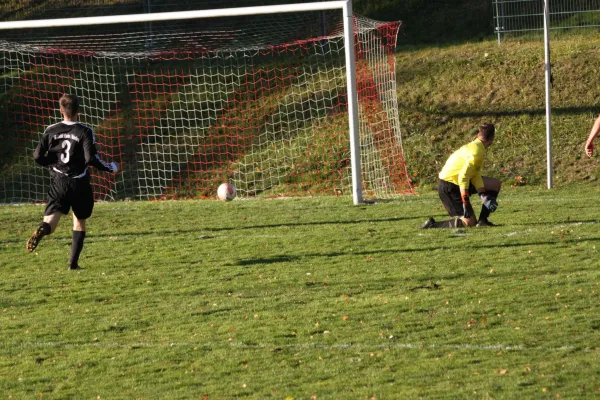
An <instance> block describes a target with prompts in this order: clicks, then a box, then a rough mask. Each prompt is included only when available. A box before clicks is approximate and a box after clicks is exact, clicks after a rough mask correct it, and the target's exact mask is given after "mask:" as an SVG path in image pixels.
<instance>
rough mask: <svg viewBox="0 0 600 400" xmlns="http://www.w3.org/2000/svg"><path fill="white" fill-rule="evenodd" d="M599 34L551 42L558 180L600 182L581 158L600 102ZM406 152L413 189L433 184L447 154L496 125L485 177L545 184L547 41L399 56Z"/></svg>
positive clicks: (599, 172)
mask: <svg viewBox="0 0 600 400" xmlns="http://www.w3.org/2000/svg"><path fill="white" fill-rule="evenodd" d="M596 41H597V37H595V36H592V35H588V36H576V37H575V36H571V37H565V36H562V37H560V38H557V40H554V41H553V42H552V45H551V58H552V65H553V77H554V86H553V88H552V93H551V95H552V106H553V114H552V128H553V129H552V143H553V146H552V149H553V159H554V165H555V170H554V173H555V175H554V179H555V181H554V183H555V184H556V185H562V184H565V183H567V182H574V181H593V182H594V181H597V180H598V178H599V177H600V168H599V167H598V163H597V162H596V161H594V160H590V159H588V158H587V157H585V156H584V155H583V153H582V150H583V144H584V142H585V139H586V136H587V134H588V133H589V131H590V129H591V126H592V123H593V121H594V118H595V116H596V115H597V114H598V113H599V112H600V104H599V102H598V89H597V88H598V77H599V75H598V70H599V69H600V67H598V65H600V63H599V61H600V60H599V59H600V54H599V53H598V51H597V43H596ZM397 71H398V75H397V76H398V105H399V111H400V120H401V123H402V126H403V128H404V129H403V137H404V151H405V155H406V159H407V163H408V169H409V173H410V175H411V177H412V178H413V179H414V181H415V183H417V184H419V185H420V186H427V185H434V184H435V182H436V180H437V173H438V171H439V169H440V168H441V166H442V165H443V163H444V162H445V159H446V158H447V156H448V155H449V154H450V153H451V152H452V151H453V150H454V149H455V148H457V147H458V146H460V145H461V144H462V143H465V142H466V141H468V140H470V138H471V137H473V136H474V134H475V129H476V127H477V126H478V125H479V124H481V123H483V122H493V123H495V124H496V127H497V139H496V142H495V143H494V145H493V146H492V147H491V148H490V151H489V153H488V159H487V161H486V164H485V167H484V168H485V173H486V174H488V175H492V176H497V177H499V178H500V179H501V180H502V181H504V182H505V184H515V185H516V184H526V185H545V182H546V127H545V89H544V48H543V42H542V41H541V39H540V40H535V41H525V42H516V41H513V42H507V43H504V44H503V45H501V46H499V45H498V44H497V43H496V42H495V41H493V40H488V41H484V42H479V43H468V44H461V45H453V46H447V47H418V48H417V47H412V48H408V47H403V48H400V49H399V51H398V54H397Z"/></svg>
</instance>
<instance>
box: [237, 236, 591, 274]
mask: <svg viewBox="0 0 600 400" xmlns="http://www.w3.org/2000/svg"><path fill="white" fill-rule="evenodd" d="M584 240H585V241H597V240H600V236H599V237H589V238H585V239H562V240H561V239H556V240H543V241H541V240H540V241H535V242H523V243H506V244H489V245H483V244H471V245H469V249H472V250H479V249H484V250H485V249H488V250H491V251H496V249H498V248H519V247H530V246H548V245H556V244H578V243H581V242H582V241H584ZM454 250H461V251H462V250H464V245H463V243H462V242H461V243H460V244H457V245H456V246H430V247H422V248H418V249H401V248H396V249H381V250H369V251H352V252H331V253H305V254H298V255H289V254H286V255H279V256H273V257H268V258H254V259H248V260H238V261H236V262H234V263H232V264H230V265H236V266H241V267H243V266H252V265H258V264H262V265H265V264H276V263H284V262H293V261H298V260H301V259H304V258H335V257H342V256H373V255H381V254H406V253H409V254H410V253H421V252H424V253H430V252H434V251H454Z"/></svg>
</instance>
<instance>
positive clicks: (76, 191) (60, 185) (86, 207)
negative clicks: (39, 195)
mask: <svg viewBox="0 0 600 400" xmlns="http://www.w3.org/2000/svg"><path fill="white" fill-rule="evenodd" d="M71 208H72V209H73V213H74V214H75V216H76V217H77V219H88V218H89V217H90V216H91V215H92V210H93V209H94V191H93V190H92V185H91V182H90V175H89V174H86V175H85V176H84V177H82V178H67V177H62V176H60V175H57V174H52V181H51V183H50V189H49V190H48V204H47V205H46V211H45V212H44V215H52V214H54V213H55V212H57V211H59V212H61V213H63V214H65V215H66V214H68V213H69V210H70V209H71Z"/></svg>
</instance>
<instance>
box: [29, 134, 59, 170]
mask: <svg viewBox="0 0 600 400" xmlns="http://www.w3.org/2000/svg"><path fill="white" fill-rule="evenodd" d="M48 149H49V147H48V135H47V134H46V132H44V135H43V136H42V138H41V139H40V142H39V143H38V145H37V147H36V148H35V151H34V152H33V159H34V160H35V162H36V163H38V164H39V165H41V166H43V167H47V166H49V165H52V164H54V163H55V162H56V158H55V157H51V156H50V154H48Z"/></svg>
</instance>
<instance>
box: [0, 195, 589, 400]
mask: <svg viewBox="0 0 600 400" xmlns="http://www.w3.org/2000/svg"><path fill="white" fill-rule="evenodd" d="M598 192H599V188H598V187H597V186H596V185H592V184H585V185H584V184H581V185H573V186H567V187H563V188H557V189H553V190H551V191H548V190H545V189H540V188H522V187H518V188H512V187H507V188H505V189H504V191H503V193H501V196H500V208H499V209H498V211H497V212H496V213H495V214H494V215H492V217H493V218H492V220H493V221H494V222H496V223H499V224H501V226H499V227H496V228H473V229H468V230H428V231H419V230H418V229H417V227H418V226H419V225H420V224H421V223H422V222H423V221H424V220H425V219H426V218H427V217H428V216H430V215H433V216H435V217H436V218H442V219H443V218H445V217H444V213H443V212H442V208H441V205H440V204H439V200H438V199H437V198H436V194H435V193H434V192H430V191H425V192H423V193H421V194H420V195H419V196H411V197H406V198H404V199H399V200H395V201H391V202H384V203H379V204H374V205H364V206H353V205H352V204H351V199H349V198H348V197H344V198H314V199H290V200H270V201H269V200H265V201H234V202H231V203H220V202H216V201H203V202H195V201H180V202H117V203H101V204H97V206H96V209H95V212H94V215H93V217H92V219H90V221H89V223H88V238H87V240H86V244H85V248H84V251H83V255H82V259H81V265H82V266H83V267H84V268H85V270H84V271H80V272H71V271H68V270H67V259H68V253H69V251H70V242H71V240H70V220H69V219H65V220H64V221H62V225H61V226H59V229H58V230H57V232H56V233H55V234H54V235H52V236H50V237H48V238H45V239H44V240H43V241H42V242H41V244H40V246H39V247H38V250H36V252H35V253H33V254H27V253H26V252H25V248H24V247H25V241H26V239H27V237H28V236H29V235H30V234H31V232H32V231H33V229H34V227H35V226H36V225H37V224H38V223H39V221H40V219H41V215H42V212H43V207H42V206H35V205H22V206H1V207H0V226H2V227H3V229H2V231H1V232H0V245H1V246H0V264H1V270H2V280H1V283H0V285H1V289H0V393H1V395H0V398H12V399H32V398H36V399H37V398H44V399H134V398H135V399H159V398H160V399H211V400H212V399H232V398H256V399H258V398H273V399H315V398H316V399H417V398H426V399H438V398H442V399H443V398H447V399H452V398H473V399H489V398H494V399H501V398H503V399H507V398H511V399H517V398H520V399H525V398H527V399H532V398H536V399H544V398H548V399H550V398H562V399H568V398H593V397H597V396H599V395H600V349H599V348H598V343H599V341H598V338H599V333H600V312H599V308H600V307H599V305H600V296H599V291H600V286H599V285H600V270H599V269H598V264H599V262H598V254H599V250H600V249H598V248H597V246H598V245H599V244H600V241H599V239H600V235H599V233H598V226H599V225H598V224H597V222H598V219H599V216H600V211H598V200H597V198H598Z"/></svg>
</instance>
